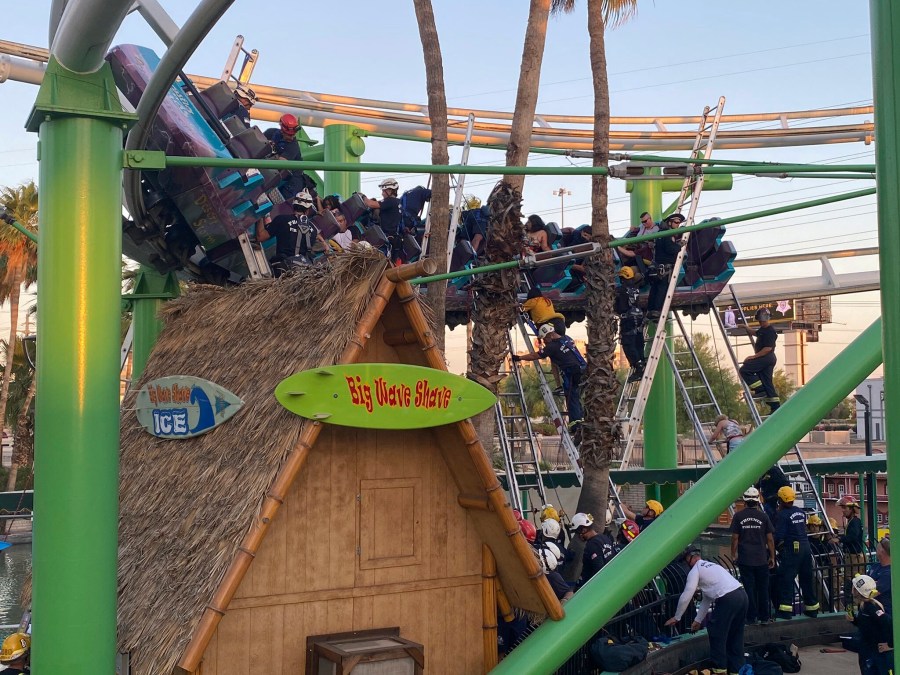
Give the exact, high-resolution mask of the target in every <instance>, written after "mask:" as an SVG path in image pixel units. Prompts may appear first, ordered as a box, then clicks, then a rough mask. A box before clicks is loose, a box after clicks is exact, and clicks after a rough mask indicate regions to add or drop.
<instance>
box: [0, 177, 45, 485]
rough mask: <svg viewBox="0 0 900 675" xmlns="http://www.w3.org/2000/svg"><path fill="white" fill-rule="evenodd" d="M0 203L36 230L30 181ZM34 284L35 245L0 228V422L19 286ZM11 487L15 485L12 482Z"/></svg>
mask: <svg viewBox="0 0 900 675" xmlns="http://www.w3.org/2000/svg"><path fill="white" fill-rule="evenodd" d="M0 204H2V205H3V206H4V207H6V210H7V212H8V213H9V214H10V215H11V216H13V217H14V218H15V219H16V220H17V221H18V222H19V223H21V224H22V225H24V226H25V227H26V228H28V229H29V230H32V231H36V230H37V212H38V193H37V186H36V185H35V184H34V181H29V182H28V183H23V184H22V185H19V186H17V187H14V188H11V187H4V188H3V189H2V191H0ZM36 281H37V245H36V244H35V243H34V242H33V241H31V239H29V238H28V237H25V236H24V235H22V234H21V233H20V232H18V231H17V230H15V229H13V228H12V227H2V228H0V302H9V321H10V328H9V341H8V342H7V349H6V365H5V366H4V369H3V383H2V385H0V420H5V419H6V404H7V401H8V399H9V385H10V381H11V380H12V376H13V358H12V356H13V354H14V353H15V350H16V329H17V328H18V323H19V297H20V296H21V293H22V287H23V286H24V287H25V288H28V287H29V286H32V285H33V284H34V283H35V282H36ZM16 469H17V465H16V463H15V460H14V461H13V466H12V469H11V470H10V478H11V479H12V480H13V481H14V480H15V473H16ZM13 487H15V483H13Z"/></svg>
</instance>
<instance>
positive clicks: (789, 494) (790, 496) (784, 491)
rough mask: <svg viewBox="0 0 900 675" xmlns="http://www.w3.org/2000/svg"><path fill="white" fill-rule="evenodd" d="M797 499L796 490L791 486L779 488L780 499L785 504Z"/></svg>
mask: <svg viewBox="0 0 900 675" xmlns="http://www.w3.org/2000/svg"><path fill="white" fill-rule="evenodd" d="M796 498H797V493H796V492H794V488H792V487H791V486H790V485H785V486H784V487H780V488H778V499H780V500H781V501H783V502H784V503H785V504H787V503H789V502H792V501H794V500H795V499H796Z"/></svg>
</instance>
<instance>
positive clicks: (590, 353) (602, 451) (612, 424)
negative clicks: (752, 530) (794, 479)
mask: <svg viewBox="0 0 900 675" xmlns="http://www.w3.org/2000/svg"><path fill="white" fill-rule="evenodd" d="M603 5H604V2H602V0H589V1H588V34H589V36H590V56H591V73H592V79H593V85H594V142H593V153H594V166H606V165H607V164H608V161H609V117H610V112H609V80H608V78H607V70H606V49H605V39H604V31H605V28H606V27H605V24H604V19H603V16H604V14H603ZM607 203H608V190H607V179H606V176H593V177H592V178H591V230H592V234H593V239H594V241H596V242H597V243H599V244H601V245H603V246H606V245H607V244H608V243H609V241H610V239H611V238H610V234H609V219H608V214H607ZM585 277H586V279H585V284H586V286H587V312H586V315H587V333H588V349H587V361H588V370H587V377H586V378H585V381H584V387H583V394H584V396H583V398H584V408H585V420H586V422H585V424H584V429H583V431H582V441H581V447H580V451H581V458H582V463H583V466H584V485H583V487H582V490H581V496H580V498H579V500H578V510H579V511H589V512H591V513H593V514H594V516H595V518H597V519H599V520H600V521H601V522H602V520H603V519H604V518H605V515H606V509H607V500H608V488H609V466H610V460H611V459H612V456H613V452H614V448H616V447H617V443H618V440H619V425H618V423H617V421H616V419H615V414H616V403H617V401H616V393H617V392H618V390H619V386H620V385H619V382H618V380H617V379H616V371H615V368H613V352H614V350H615V347H616V337H617V332H618V329H617V322H616V314H615V312H614V310H613V300H614V293H615V264H614V262H613V258H612V252H611V251H610V250H609V249H608V248H607V249H606V250H605V252H604V253H603V254H601V255H597V256H594V257H593V258H591V259H589V261H588V262H587V264H586V265H585Z"/></svg>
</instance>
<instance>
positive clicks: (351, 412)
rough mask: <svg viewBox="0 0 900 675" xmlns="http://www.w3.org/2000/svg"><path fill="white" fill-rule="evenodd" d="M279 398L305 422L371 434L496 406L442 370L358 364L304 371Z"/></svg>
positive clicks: (284, 384)
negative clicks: (370, 432)
mask: <svg viewBox="0 0 900 675" xmlns="http://www.w3.org/2000/svg"><path fill="white" fill-rule="evenodd" d="M275 397H276V398H277V399H278V401H279V402H280V403H281V405H283V406H284V407H285V408H287V409H288V410H290V411H291V412H293V413H296V414H297V415H300V416H301V417H306V418H308V419H312V420H319V421H322V422H327V423H329V424H339V425H342V426H348V427H365V428H370V429H421V428H425V427H436V426H440V425H442V424H451V423H453V422H459V421H460V420H464V419H467V418H469V417H472V416H474V415H477V414H478V413H480V412H482V411H483V410H487V409H488V408H490V407H491V406H492V405H494V404H495V403H496V402H497V398H496V397H495V396H494V395H493V394H492V393H491V392H490V391H488V390H487V389H485V388H484V387H482V386H481V385H480V384H477V383H475V382H472V381H471V380H467V379H466V378H464V377H460V376H459V375H451V374H450V373H448V372H446V371H443V370H435V369H434V368H424V367H421V366H410V365H403V364H396V363H356V364H352V365H345V366H326V367H323V368H315V369H313V370H304V371H303V372H300V373H296V374H294V375H291V376H290V377H288V378H286V379H284V380H282V381H281V382H280V383H279V384H278V386H277V387H276V388H275Z"/></svg>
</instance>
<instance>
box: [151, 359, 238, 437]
mask: <svg viewBox="0 0 900 675" xmlns="http://www.w3.org/2000/svg"><path fill="white" fill-rule="evenodd" d="M243 405H244V402H243V401H242V400H241V399H240V398H238V397H237V396H235V395H234V394H232V393H231V392H230V391H228V390H227V389H225V388H224V387H220V386H219V385H217V384H215V383H214V382H210V381H209V380H203V379H201V378H199V377H191V376H190V375H173V376H171V377H161V378H159V379H157V380H152V381H150V382H148V383H147V384H145V385H144V386H143V387H142V388H141V390H140V391H139V392H138V395H137V418H138V422H140V423H141V426H142V427H144V429H145V430H146V431H147V432H148V433H150V434H153V435H154V436H156V437H158V438H174V439H178V438H191V437H193V436H199V435H200V434H205V433H206V432H207V431H210V430H211V429H214V428H216V427H217V426H219V425H220V424H222V423H223V422H226V421H227V420H229V419H230V418H231V417H232V416H233V415H234V414H235V413H236V412H237V411H238V410H240V409H241V406H243Z"/></svg>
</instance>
